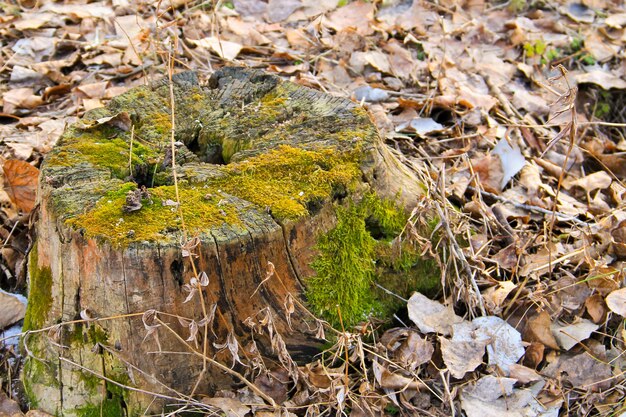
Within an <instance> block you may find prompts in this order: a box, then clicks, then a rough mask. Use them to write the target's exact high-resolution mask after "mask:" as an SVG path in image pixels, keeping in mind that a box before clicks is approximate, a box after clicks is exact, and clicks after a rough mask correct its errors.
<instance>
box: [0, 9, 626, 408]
mask: <svg viewBox="0 0 626 417" xmlns="http://www.w3.org/2000/svg"><path fill="white" fill-rule="evenodd" d="M86 3H87V2H86V1H80V0H77V1H70V0H66V1H62V2H52V1H36V0H22V1H12V0H8V1H0V10H1V12H0V106H2V107H1V108H2V111H1V113H0V140H1V142H0V153H1V158H2V159H1V160H2V163H3V182H4V191H0V204H1V207H0V217H1V218H2V221H3V225H2V227H1V228H0V236H1V238H2V240H3V241H4V244H3V246H2V248H1V249H0V252H1V255H2V260H1V262H0V284H2V285H1V286H2V288H3V289H4V290H6V291H8V292H12V293H15V292H18V293H19V292H25V287H26V276H27V271H26V269H27V268H26V253H27V251H28V250H29V248H30V246H31V243H32V242H31V238H32V236H31V226H32V220H33V219H34V215H33V214H34V213H35V212H36V199H35V192H36V188H37V178H38V169H37V168H38V167H39V165H40V163H41V161H42V159H43V158H44V157H45V155H46V153H47V152H48V151H50V149H51V148H52V147H53V146H54V144H55V142H56V141H57V140H58V138H59V137H60V135H61V134H62V132H63V130H64V128H65V126H67V125H68V124H71V123H73V122H74V121H75V120H76V119H77V117H80V116H81V115H82V114H83V113H84V112H85V111H87V110H90V109H93V108H97V107H100V106H102V105H105V104H106V103H107V101H108V100H109V99H111V98H112V97H114V96H116V95H119V94H121V93H122V92H124V91H126V90H128V89H129V88H131V87H133V86H137V85H143V84H145V83H146V82H148V81H151V80H155V79H159V78H162V77H163V76H166V75H167V72H168V65H169V63H170V62H172V61H173V62H174V68H175V71H182V70H187V69H193V70H195V71H197V72H198V74H199V76H200V78H201V79H202V80H206V79H207V78H208V77H209V76H210V74H211V73H212V72H213V71H215V70H216V69H218V68H220V67H222V66H224V65H243V66H248V67H252V68H260V69H264V70H267V71H269V72H272V73H275V74H278V75H280V76H282V77H284V78H286V79H289V80H291V81H294V82H296V83H298V84H301V85H304V86H307V87H310V88H314V89H319V90H322V91H325V92H327V93H329V94H333V95H337V96H342V97H349V98H351V99H353V100H354V101H356V102H358V103H360V104H361V105H362V106H363V107H365V108H366V109H367V110H368V111H369V112H370V114H371V116H372V119H373V121H374V122H375V123H376V125H377V126H378V129H379V130H380V133H381V136H382V137H383V138H384V140H385V142H386V144H387V145H388V146H389V147H390V148H391V149H392V151H393V152H395V154H396V155H397V156H398V157H399V158H401V160H402V161H403V162H404V163H405V164H406V166H407V167H408V168H411V169H414V170H415V171H416V172H419V173H420V175H422V177H423V178H424V181H425V183H426V185H427V186H428V190H427V192H426V198H424V199H423V200H422V202H421V203H420V205H419V206H418V207H416V208H415V210H414V212H413V213H414V214H413V216H412V217H411V219H410V222H411V224H412V225H414V226H416V227H415V228H408V229H407V230H421V229H420V228H419V227H417V226H419V225H420V224H422V222H426V221H427V219H424V218H422V217H421V213H426V212H430V213H432V212H433V211H434V212H437V213H438V214H439V219H440V221H439V224H438V225H437V226H436V230H437V231H438V233H434V234H433V235H431V236H419V235H415V236H405V238H407V239H413V241H414V242H415V244H416V245H420V249H421V250H423V252H424V254H425V255H424V256H429V257H433V258H434V259H435V260H436V262H437V263H438V265H439V266H440V268H441V277H442V278H441V280H442V283H443V289H442V291H441V293H440V294H439V297H438V298H437V299H436V300H430V299H427V298H426V297H424V296H423V295H421V294H415V295H413V296H412V297H411V298H410V299H409V300H408V302H407V304H406V306H407V309H406V311H404V312H399V313H398V315H397V316H396V317H395V318H391V317H390V318H389V322H390V323H391V325H389V324H388V325H387V327H386V329H387V330H386V331H385V332H384V334H382V335H378V337H376V338H371V337H369V338H368V337H367V336H368V335H367V334H362V333H360V332H358V331H354V332H344V335H345V338H344V339H340V340H339V341H338V344H337V345H335V346H334V347H333V348H331V349H335V352H336V353H337V352H338V353H341V352H342V349H344V348H345V349H346V352H348V351H349V352H350V355H351V356H350V359H349V361H353V360H354V362H353V363H351V366H350V368H349V372H348V368H345V367H344V365H345V364H344V365H340V364H337V363H326V364H322V365H325V366H327V368H324V369H325V371H324V373H321V372H322V371H320V369H322V368H323V366H322V365H320V363H319V361H317V362H315V363H311V364H309V365H310V366H309V365H307V366H303V367H302V368H301V372H302V374H303V375H304V376H305V378H306V380H307V381H308V385H307V390H306V392H305V393H306V396H308V397H307V398H308V399H304V397H305V395H303V393H304V392H303V391H299V388H298V387H293V388H290V390H289V391H284V392H282V391H280V389H279V388H280V387H278V386H271V385H268V386H266V387H265V388H264V389H267V390H268V393H269V395H276V396H277V398H281V404H282V405H283V406H284V409H283V411H282V412H283V413H288V412H289V413H295V414H298V415H302V414H303V413H304V412H305V411H304V410H308V411H307V412H308V413H309V414H308V415H322V414H327V415H330V414H331V413H335V412H338V413H339V414H345V415H350V416H354V417H356V416H368V415H431V416H445V415H463V413H464V414H465V415H467V416H469V417H473V416H481V417H487V416H558V415H571V416H574V415H577V416H587V415H590V416H591V415H602V416H621V415H626V402H625V400H624V397H625V396H626V385H625V383H624V372H625V371H626V356H624V355H623V353H624V348H625V344H626V327H625V322H624V317H626V288H625V286H624V283H625V277H624V265H625V264H624V261H625V260H626V210H625V207H626V200H625V199H626V183H625V182H624V181H625V180H626V153H625V152H626V129H625V127H626V124H625V123H626V92H625V90H626V7H625V6H624V5H623V2H622V1H620V0H581V2H576V1H566V0H561V1H552V0H545V1H531V0H510V1H508V2H506V3H501V2H490V1H485V0H466V1H463V0H440V1H425V0H424V1H421V0H414V1H413V2H411V0H385V1H382V2H378V1H370V2H363V1H347V0H339V1H338V0H269V1H263V0H227V1H222V0H219V1H217V3H214V2H211V1H206V2H203V1H198V0H197V1H193V0H164V1H162V2H148V1H130V0H110V1H101V2H89V4H86ZM459 236H460V237H462V238H461V239H458V238H457V237H459ZM0 297H3V298H2V299H1V302H0V328H5V329H8V330H6V331H5V333H4V336H3V338H5V339H3V341H4V343H5V345H4V346H3V348H2V349H3V350H2V352H3V354H2V360H1V364H0V367H1V369H2V373H1V374H0V381H1V384H2V389H3V393H2V392H0V415H21V412H19V411H18V409H19V406H21V407H22V411H25V408H27V404H24V403H23V402H21V403H20V401H21V399H20V396H19V395H18V394H17V393H18V392H19V378H18V377H17V372H18V370H19V365H20V354H19V352H18V349H17V346H16V344H15V343H14V342H11V341H14V340H15V339H6V338H7V337H9V336H11V333H10V332H11V331H17V332H19V328H18V330H15V328H13V329H14V330H10V326H11V325H12V324H14V323H15V322H19V320H20V319H21V317H23V309H24V307H23V304H22V303H21V302H20V301H19V300H17V301H16V300H15V299H13V298H11V296H10V295H8V294H6V293H2V292H0ZM450 306H452V307H453V309H452V308H450ZM401 317H405V319H404V321H402V320H401ZM494 329H497V330H495V331H494ZM348 330H352V329H348ZM363 333H367V332H363ZM369 336H371V335H369ZM331 356H332V355H331ZM335 358H336V356H335ZM365 363H367V364H369V366H367V367H366V366H361V364H365ZM333 366H334V368H333ZM329 370H330V371H332V372H330V373H329V372H328V371H329ZM220 398H221V399H220ZM220 398H213V399H211V400H210V401H206V404H207V409H206V412H207V413H210V412H211V411H210V410H217V411H220V410H221V412H223V413H224V414H225V415H227V416H244V415H246V414H248V415H264V416H269V415H276V416H278V415H287V414H278V412H277V413H276V414H269V413H268V412H267V411H261V410H257V409H255V408H254V407H251V406H248V405H246V400H245V396H244V395H240V393H238V392H232V393H224V395H223V397H220ZM18 403H19V406H18ZM233 403H236V404H237V406H234V405H233ZM12 410H13V412H15V414H11V412H12ZM3 411H4V412H6V414H2V413H3ZM263 413H265V414H263ZM31 415H33V414H32V412H31ZM290 415H291V414H290Z"/></svg>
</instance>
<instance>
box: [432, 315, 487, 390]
mask: <svg viewBox="0 0 626 417" xmlns="http://www.w3.org/2000/svg"><path fill="white" fill-rule="evenodd" d="M453 329H454V330H453V331H454V336H453V337H452V339H451V340H450V339H447V338H445V337H439V341H440V342H441V355H442V357H443V362H444V363H445V364H446V366H447V368H448V370H449V371H450V373H451V374H452V376H453V377H455V378H457V379H461V378H463V377H464V376H465V374H466V373H467V372H471V371H473V370H474V369H476V368H477V367H478V366H479V365H480V364H481V363H483V356H485V347H486V346H487V345H488V344H489V343H491V337H489V335H487V334H485V333H483V332H480V331H476V330H477V329H478V327H477V326H475V325H474V324H473V323H470V322H463V323H458V324H455V325H454V326H453Z"/></svg>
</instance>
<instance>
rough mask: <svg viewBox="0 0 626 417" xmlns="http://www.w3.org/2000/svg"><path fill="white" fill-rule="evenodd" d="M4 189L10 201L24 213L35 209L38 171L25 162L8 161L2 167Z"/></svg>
mask: <svg viewBox="0 0 626 417" xmlns="http://www.w3.org/2000/svg"><path fill="white" fill-rule="evenodd" d="M2 171H3V172H4V189H5V190H6V192H7V194H8V195H9V197H10V198H11V201H12V202H13V203H14V204H15V205H16V206H17V207H18V208H19V209H20V210H21V211H23V212H24V213H29V212H30V211H31V210H32V209H33V208H34V207H35V201H36V200H37V184H38V183H39V170H38V169H37V168H35V167H34V166H32V165H31V164H29V163H28V162H25V161H20V160H18V159H9V160H8V161H6V162H5V163H4V165H3V166H2Z"/></svg>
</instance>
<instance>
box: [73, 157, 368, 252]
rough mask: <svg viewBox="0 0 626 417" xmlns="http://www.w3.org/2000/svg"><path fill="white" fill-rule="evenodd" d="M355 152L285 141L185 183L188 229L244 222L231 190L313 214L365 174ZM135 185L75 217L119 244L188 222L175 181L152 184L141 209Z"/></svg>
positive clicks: (282, 213) (286, 214)
mask: <svg viewBox="0 0 626 417" xmlns="http://www.w3.org/2000/svg"><path fill="white" fill-rule="evenodd" d="M333 156H335V157H333ZM355 158H356V157H355V156H353V155H350V154H343V155H341V154H340V155H335V153H334V152H333V150H331V149H323V150H320V151H307V150H303V149H299V148H295V147H290V146H281V147H279V148H278V149H275V150H272V151H269V152H267V153H265V154H261V155H258V156H256V157H252V158H249V159H247V160H244V161H241V162H237V163H233V164H230V165H227V166H223V167H221V168H220V169H221V171H222V172H223V174H224V175H223V176H221V177H216V178H212V179H208V180H207V181H205V182H204V183H202V184H192V183H181V185H180V187H179V195H180V201H181V208H182V212H183V217H184V221H185V226H186V228H187V232H188V233H189V234H191V235H194V234H198V233H202V232H203V231H207V230H209V229H211V228H212V227H217V226H220V225H222V224H224V223H226V224H230V225H234V226H237V225H240V224H241V220H240V216H239V215H240V213H239V211H240V208H239V207H237V206H236V204H234V203H233V202H232V201H230V200H229V198H228V195H232V196H235V197H237V198H240V199H243V200H246V201H249V202H251V203H253V204H254V205H256V206H257V207H258V209H260V210H261V211H265V210H269V211H270V212H271V213H272V215H273V216H274V217H276V218H278V219H281V220H282V219H294V218H298V217H300V216H304V215H307V214H309V209H308V207H309V206H310V205H311V204H313V203H315V202H319V201H325V200H327V199H329V198H331V197H332V196H333V194H334V193H337V192H344V191H345V190H346V189H347V188H349V187H350V186H351V184H352V183H353V182H354V181H355V180H356V179H357V178H358V177H359V175H360V172H359V169H358V164H357V162H356V161H355ZM135 187H136V185H135V184H134V183H126V184H122V185H120V186H119V187H118V188H117V189H116V190H114V191H111V192H109V193H107V194H106V195H105V196H104V197H103V198H102V199H101V200H100V201H99V202H98V203H97V204H96V206H95V208H94V209H92V210H90V211H88V212H86V213H84V214H82V215H79V216H77V217H76V218H73V219H70V220H69V223H70V224H71V225H73V226H75V227H77V228H82V229H84V230H85V232H86V234H87V236H89V237H104V238H106V239H108V240H110V241H111V242H112V243H113V244H115V245H123V244H128V243H130V242H136V241H144V240H148V241H159V240H164V239H167V234H168V233H170V232H172V231H173V230H180V229H181V228H182V222H181V220H180V218H179V215H178V210H177V208H176V206H175V205H173V203H174V202H175V201H176V193H175V189H174V187H173V186H171V185H168V186H160V187H156V188H151V189H149V192H150V194H151V199H150V200H143V201H142V204H143V207H142V208H141V209H140V210H138V211H135V212H131V213H125V212H124V211H123V210H122V207H123V206H124V204H125V203H126V194H127V193H128V191H130V190H133V189H134V188H135ZM131 231H132V232H131Z"/></svg>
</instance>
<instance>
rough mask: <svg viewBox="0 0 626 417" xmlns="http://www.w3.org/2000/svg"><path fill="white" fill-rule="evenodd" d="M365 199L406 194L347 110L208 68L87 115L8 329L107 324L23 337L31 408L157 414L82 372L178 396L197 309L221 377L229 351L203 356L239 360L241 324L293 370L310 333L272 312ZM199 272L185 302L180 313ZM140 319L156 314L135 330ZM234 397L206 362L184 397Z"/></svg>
mask: <svg viewBox="0 0 626 417" xmlns="http://www.w3.org/2000/svg"><path fill="white" fill-rule="evenodd" d="M172 95H173V97H174V104H175V105H174V109H173V112H172V106H171V98H172ZM172 113H173V114H174V127H173V128H174V133H175V141H176V143H175V144H174V147H175V149H176V150H175V155H174V158H175V164H176V170H175V172H173V170H172V141H171V138H170V132H171V129H172ZM175 175H176V179H177V182H178V187H175V186H174V176H175ZM176 188H178V191H177V190H176ZM368 191H374V192H376V193H377V194H378V195H380V196H382V197H387V198H394V199H397V200H398V201H401V202H402V203H403V205H404V206H405V207H410V205H411V204H412V203H413V202H414V201H415V199H416V196H417V195H418V194H419V193H420V191H419V184H418V182H417V181H416V179H415V178H413V177H412V176H411V175H410V174H409V173H408V172H407V171H406V170H405V169H403V167H402V165H401V164H400V163H399V162H398V161H397V160H396V159H395V158H394V157H393V156H392V155H391V154H390V153H389V152H388V151H387V149H386V148H385V147H384V145H383V144H382V141H381V139H380V138H379V136H378V133H377V131H376V128H375V127H374V126H373V124H372V123H371V122H370V120H369V117H368V115H367V113H366V112H365V111H364V110H363V109H361V108H360V107H359V106H358V105H357V104H355V103H353V102H351V101H349V100H346V99H341V98H337V97H332V96H330V95H326V94H323V93H320V92H318V91H314V90H311V89H308V88H304V87H301V86H298V85H296V84H293V83H290V82H286V81H283V80H281V79H280V78H278V77H276V76H273V75H269V74H266V73H263V72H260V71H255V70H246V69H241V68H224V69H222V70H219V71H217V72H216V73H215V74H213V76H212V77H211V79H210V81H209V83H208V85H207V86H201V85H200V84H199V83H198V81H197V79H196V76H195V74H193V73H183V74H180V75H178V76H174V77H173V82H172V83H171V85H170V83H169V82H168V80H167V79H165V80H162V81H160V82H155V83H153V84H152V85H149V86H145V87H138V88H135V89H133V90H131V91H129V92H127V93H125V94H123V95H122V96H119V97H117V98H116V99H113V100H112V101H111V102H110V104H109V105H108V106H107V107H106V108H102V109H96V110H93V111H91V112H89V113H88V114H87V115H85V117H84V118H83V119H82V120H81V121H80V122H79V123H77V124H76V125H74V126H71V127H69V128H68V129H67V130H66V132H65V134H64V136H63V137H62V139H61V140H60V142H59V144H58V145H57V146H56V147H55V149H54V150H53V151H52V152H51V153H50V154H49V155H48V156H47V158H46V160H45V162H44V164H43V167H42V177H41V181H40V194H39V195H40V197H39V198H40V207H41V212H40V219H39V221H38V226H37V243H36V245H35V249H34V250H33V251H32V253H31V258H30V294H29V307H28V311H27V316H26V323H25V327H26V329H25V330H36V329H41V328H44V327H46V326H51V325H54V324H57V323H60V322H68V321H72V320H77V319H81V318H82V319H85V318H106V317H118V318H114V319H110V320H99V321H97V322H90V323H82V324H77V325H72V326H61V327H59V328H58V329H54V331H52V332H48V333H37V334H31V335H29V336H28V337H27V338H26V340H25V343H26V345H27V347H28V349H30V352H31V353H32V355H33V357H36V358H38V359H34V358H31V359H29V361H28V362H27V364H26V367H25V373H24V379H25V385H26V388H27V392H28V393H29V395H30V396H31V399H34V400H35V401H36V402H37V405H38V406H39V407H41V408H42V409H44V410H46V411H48V412H52V413H58V414H63V415H72V414H71V413H74V412H75V410H79V409H85V407H90V406H96V407H98V406H100V405H101V404H103V403H106V404H109V405H110V406H111V407H120V409H121V408H124V409H125V410H127V412H128V413H129V414H141V413H142V412H143V411H145V408H146V407H147V406H148V405H150V404H153V405H156V406H158V405H159V404H161V402H159V401H157V402H155V403H152V400H153V397H152V396H151V395H143V394H139V393H137V392H132V391H126V392H123V393H122V392H121V391H120V390H119V389H117V388H116V387H115V384H114V383H113V382H106V383H105V382H103V381H102V380H100V379H98V378H97V377H96V376H104V377H106V378H108V379H110V380H111V381H116V382H118V383H120V384H123V385H127V386H133V387H137V388H140V389H142V390H146V391H150V392H156V393H160V394H162V395H166V396H169V397H174V398H176V397H178V396H179V394H180V393H182V394H190V393H191V392H192V390H193V388H194V385H195V384H196V381H197V379H198V376H199V375H200V373H201V371H202V368H203V360H202V358H201V357H200V355H198V354H193V352H192V351H195V352H196V353H197V352H202V349H203V348H202V341H203V340H202V337H203V331H204V327H203V326H202V325H200V326H199V328H200V332H199V335H198V337H197V340H198V342H199V346H200V347H199V348H197V347H196V344H195V342H194V341H193V340H191V341H188V342H183V340H185V339H187V338H188V337H189V335H190V328H192V327H193V325H192V326H190V323H192V322H191V321H192V320H195V322H196V323H198V322H200V321H201V320H202V318H203V317H206V315H207V314H209V315H210V313H211V311H213V308H215V310H214V311H215V318H214V319H213V320H212V321H211V322H210V325H209V331H208V334H207V338H208V340H209V342H210V343H209V344H208V345H207V346H208V347H209V350H208V352H207V353H208V355H209V357H211V358H215V359H216V360H217V361H219V362H220V363H223V364H226V365H227V366H229V367H230V366H231V365H233V364H235V363H234V358H233V355H232V354H231V353H230V351H229V349H228V346H227V347H224V348H218V347H219V345H220V344H224V343H225V342H226V341H227V340H229V341H231V344H230V347H231V348H232V347H233V346H232V340H235V339H236V340H237V341H238V344H239V346H238V349H239V350H238V354H239V356H241V357H242V358H245V359H247V360H249V359H250V358H251V357H253V356H254V349H253V345H252V344H251V342H252V340H253V339H252V337H251V329H250V326H251V325H265V326H267V323H268V320H270V321H271V324H272V326H273V331H274V332H276V333H277V334H280V335H281V336H282V338H283V339H284V342H285V343H286V346H287V349H288V350H289V351H290V353H292V355H293V356H294V357H295V358H307V357H310V356H311V355H312V354H313V353H315V351H316V349H317V348H318V346H319V344H320V341H319V340H317V339H315V330H316V323H315V322H314V321H313V320H312V319H311V317H310V316H308V315H307V314H306V313H305V311H304V310H303V309H301V308H296V309H295V311H293V313H291V314H288V313H287V311H288V310H289V309H288V307H287V306H288V305H289V303H290V297H293V298H294V299H302V293H303V281H304V279H305V278H306V277H309V276H311V275H312V274H313V271H312V269H311V267H310V266H309V265H310V262H311V261H312V260H313V258H314V256H315V253H316V252H315V243H316V239H317V237H318V236H319V234H320V233H321V232H324V231H327V230H329V229H330V228H331V227H332V226H333V225H334V224H335V222H336V214H335V209H334V207H335V206H336V205H338V204H339V205H340V204H347V202H349V201H353V200H358V199H359V196H361V195H363V193H365V192H368ZM179 204H180V206H179ZM181 214H182V216H181ZM186 255H190V256H186ZM192 261H193V262H194V265H193V267H192V264H191V262H192ZM272 268H274V270H272ZM271 272H273V274H272V273H271ZM202 273H204V274H206V276H207V277H208V285H207V286H206V287H203V291H202V296H200V295H199V294H192V296H191V298H190V299H189V300H188V301H187V302H185V300H186V299H187V298H188V296H189V295H190V292H189V291H188V290H189V289H190V288H191V287H190V282H191V286H193V282H192V281H191V279H192V278H193V277H194V276H196V274H202ZM266 278H269V279H266ZM203 303H204V305H203ZM150 310H155V311H157V312H162V313H167V315H165V314H160V313H157V317H158V319H159V320H161V321H159V320H152V317H149V315H146V316H144V317H143V322H142V316H141V314H139V313H144V312H146V311H150ZM126 315H128V316H126ZM178 317H180V318H181V319H178ZM182 318H185V319H186V320H183V319H182ZM157 325H158V326H159V327H158V328H154V329H153V328H152V327H151V326H157ZM168 328H170V329H171V331H170V330H168ZM148 333H149V334H148ZM174 333H176V334H177V335H179V336H180V337H177V336H175V335H174ZM146 336H147V337H146ZM254 340H255V341H256V349H258V350H259V352H260V354H261V356H262V357H268V358H271V357H273V356H275V355H276V354H277V352H276V350H275V349H273V348H272V343H271V341H270V340H269V339H267V337H266V336H255V338H254ZM216 346H218V347H216ZM235 365H237V364H235ZM237 366H238V365H237ZM235 369H239V368H235ZM241 369H243V368H241ZM242 372H243V371H242ZM240 383H241V381H239V380H237V378H233V377H232V376H231V375H229V374H227V373H224V372H223V370H220V369H218V368H216V367H215V366H211V365H210V364H209V366H208V369H207V373H206V374H204V375H203V376H202V378H200V383H199V385H198V386H197V388H196V391H195V393H196V394H197V393H213V392H215V391H216V390H218V389H220V388H224V387H232V386H233V385H234V384H240ZM75 414H78V413H75Z"/></svg>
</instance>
